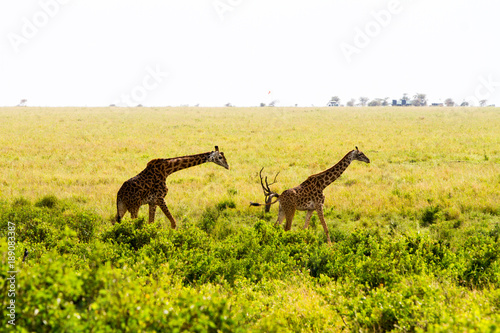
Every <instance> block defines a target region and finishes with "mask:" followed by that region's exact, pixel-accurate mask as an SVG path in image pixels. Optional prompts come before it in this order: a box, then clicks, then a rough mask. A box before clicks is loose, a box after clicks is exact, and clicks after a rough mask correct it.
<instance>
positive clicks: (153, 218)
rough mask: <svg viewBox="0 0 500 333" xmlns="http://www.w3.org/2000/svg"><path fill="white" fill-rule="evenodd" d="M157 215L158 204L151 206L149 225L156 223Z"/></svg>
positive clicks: (151, 204)
mask: <svg viewBox="0 0 500 333" xmlns="http://www.w3.org/2000/svg"><path fill="white" fill-rule="evenodd" d="M155 213H156V204H154V203H150V204H149V223H154V221H155Z"/></svg>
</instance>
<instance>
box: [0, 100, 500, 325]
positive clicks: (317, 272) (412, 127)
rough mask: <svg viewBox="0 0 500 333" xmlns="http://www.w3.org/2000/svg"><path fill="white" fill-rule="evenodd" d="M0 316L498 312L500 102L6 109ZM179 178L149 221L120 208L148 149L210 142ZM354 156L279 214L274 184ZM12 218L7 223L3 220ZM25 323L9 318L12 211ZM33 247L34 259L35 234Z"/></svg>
mask: <svg viewBox="0 0 500 333" xmlns="http://www.w3.org/2000/svg"><path fill="white" fill-rule="evenodd" d="M0 117H1V119H2V122H1V123H0V218H1V220H0V227H1V233H2V240H1V241H0V245H1V249H2V253H3V256H2V263H1V265H2V268H1V269H0V272H1V275H0V278H1V281H0V285H1V286H3V287H2V288H3V289H2V290H1V295H0V299H2V302H3V304H2V309H5V310H2V311H1V312H0V320H1V322H0V325H2V327H8V328H10V329H15V330H18V331H47V332H49V331H61V332H63V331H66V332H73V331H93V332H101V331H109V332H112V331H129V332H138V331H158V332H160V331H165V332H166V331H172V332H175V331H177V332H181V331H186V332H218V331H222V332H236V331H240V332H246V331H255V332H261V331H266V332H288V331H291V332H299V331H303V332H337V331H365V332H371V331H375V332H382V331H392V330H394V331H403V332H406V331H408V332H415V331H435V332H441V331H478V332H488V331H494V330H497V331H498V330H500V325H499V324H498V323H499V322H500V289H499V287H500V261H499V258H500V239H499V237H500V111H499V109H498V108H472V107H470V108H446V107H440V108H430V107H424V108H392V107H389V108H372V107H369V108H368V107H367V108H314V107H311V108H279V107H275V108H21V107H17V108H0ZM215 145H218V146H219V148H220V150H221V151H223V152H224V154H225V156H226V158H227V161H228V163H229V166H230V169H229V170H226V169H224V168H221V167H219V166H217V165H215V164H212V163H207V164H203V165H201V166H197V167H193V168H190V169H186V170H182V171H179V172H178V173H175V174H173V175H171V176H170V177H169V178H167V186H168V188H169V193H168V195H167V197H166V203H167V205H168V206H169V208H170V211H171V212H172V214H173V216H174V217H175V218H176V219H177V222H178V225H179V228H178V230H175V231H173V230H170V228H169V225H170V223H169V221H168V220H167V219H166V217H165V216H164V215H163V213H162V212H161V211H160V210H159V209H158V210H157V214H156V222H155V223H154V224H152V225H149V224H148V223H147V206H143V208H141V211H140V212H139V218H138V219H137V220H131V219H130V215H128V214H127V215H126V217H125V218H124V221H123V222H122V223H121V224H115V225H112V221H113V219H114V216H115V214H116V193H117V191H118V189H119V188H120V186H121V184H122V183H123V182H124V181H125V180H127V179H129V178H130V177H132V176H135V175H136V174H138V173H139V172H140V171H142V170H143V169H144V168H145V166H146V164H147V163H148V161H149V160H151V159H154V158H168V157H175V156H184V155H191V154H197V153H202V152H207V151H211V150H213V148H214V146H215ZM355 146H358V147H359V149H360V150H361V151H363V152H364V153H365V154H366V155H367V156H368V157H369V158H370V160H371V163H370V164H365V163H360V162H353V163H352V164H351V165H350V166H349V168H348V169H347V170H346V171H345V173H344V174H343V175H342V177H341V178H339V179H338V180H336V181H335V182H334V183H333V184H332V185H330V186H329V187H328V188H327V189H326V190H325V191H324V194H325V196H326V201H325V218H326V221H327V224H328V227H329V230H330V233H331V236H332V240H333V241H334V244H332V246H328V245H327V244H326V242H325V237H324V233H323V230H322V228H321V226H320V224H319V221H318V219H317V216H316V214H314V215H313V219H312V222H311V226H310V228H309V229H308V230H303V229H302V226H303V223H304V217H305V213H304V212H298V213H297V214H296V216H295V220H294V224H293V228H292V231H290V232H284V231H283V230H282V228H276V227H274V226H273V224H274V221H275V219H276V216H277V205H274V206H273V207H272V208H271V213H269V214H264V213H263V211H262V208H257V207H249V202H250V201H259V202H263V200H264V196H263V193H262V189H261V186H260V182H259V176H258V172H259V170H260V169H261V168H262V167H264V171H263V174H264V175H267V176H268V177H269V178H271V180H272V179H273V178H274V175H275V174H276V173H277V172H278V171H279V172H280V173H279V175H278V177H277V182H276V184H274V185H272V189H273V190H274V191H276V192H278V193H280V192H281V191H283V190H285V189H287V188H290V187H294V186H296V185H298V184H299V183H301V182H302V181H303V180H305V179H306V178H307V177H308V176H309V175H311V174H314V173H318V172H320V171H323V170H325V169H327V168H329V167H331V166H332V165H334V164H335V163H337V162H338V161H339V160H340V159H341V158H342V157H343V156H344V155H345V154H346V153H347V152H348V151H350V150H352V149H354V147H355ZM9 222H10V224H9ZM9 225H15V235H16V239H15V241H16V250H15V258H16V267H18V269H19V273H18V274H17V277H16V282H17V285H16V296H15V297H16V298H15V300H16V317H15V320H16V326H15V327H14V326H12V325H9V324H8V320H10V319H9V317H8V316H7V315H8V311H7V305H8V302H9V300H10V299H9V297H7V296H6V295H7V294H8V289H7V285H8V283H7V278H8V277H9V275H8V273H7V271H8V258H9V255H8V241H7V240H8V238H7V237H6V236H7V232H8V230H9V229H8V226H9ZM25 248H26V249H28V252H29V255H28V256H27V258H26V261H25V262H24V263H23V262H22V259H23V252H24V249H25Z"/></svg>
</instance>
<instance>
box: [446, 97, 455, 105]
mask: <svg viewBox="0 0 500 333" xmlns="http://www.w3.org/2000/svg"><path fill="white" fill-rule="evenodd" d="M444 105H446V106H455V102H454V101H453V100H452V99H451V98H447V99H445V100H444Z"/></svg>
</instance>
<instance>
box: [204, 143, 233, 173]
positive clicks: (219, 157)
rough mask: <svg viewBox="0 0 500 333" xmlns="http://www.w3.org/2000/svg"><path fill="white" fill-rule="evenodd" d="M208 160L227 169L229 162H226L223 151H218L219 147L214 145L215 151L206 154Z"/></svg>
mask: <svg viewBox="0 0 500 333" xmlns="http://www.w3.org/2000/svg"><path fill="white" fill-rule="evenodd" d="M208 162H214V163H215V164H217V165H220V166H221V167H224V168H226V169H229V164H227V161H226V158H225V157H224V153H223V152H219V147H218V146H215V151H213V152H211V153H210V155H209V156H208Z"/></svg>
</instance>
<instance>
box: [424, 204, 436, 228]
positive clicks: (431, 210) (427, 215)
mask: <svg viewBox="0 0 500 333" xmlns="http://www.w3.org/2000/svg"><path fill="white" fill-rule="evenodd" d="M440 210H441V209H440V207H439V206H429V207H427V208H425V209H424V211H423V212H422V216H421V218H420V219H421V222H420V225H421V226H422V227H428V226H430V225H432V224H434V223H436V222H437V220H438V218H439V217H440Z"/></svg>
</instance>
